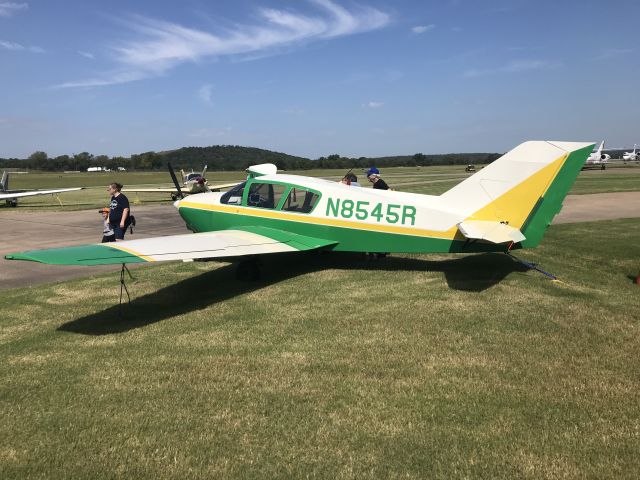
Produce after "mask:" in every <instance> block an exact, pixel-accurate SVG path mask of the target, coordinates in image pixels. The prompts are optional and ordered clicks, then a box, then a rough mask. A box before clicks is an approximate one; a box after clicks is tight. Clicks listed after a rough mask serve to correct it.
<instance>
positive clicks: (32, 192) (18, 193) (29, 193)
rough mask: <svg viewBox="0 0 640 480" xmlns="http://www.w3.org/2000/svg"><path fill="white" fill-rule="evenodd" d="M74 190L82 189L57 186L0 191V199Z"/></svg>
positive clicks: (79, 188)
mask: <svg viewBox="0 0 640 480" xmlns="http://www.w3.org/2000/svg"><path fill="white" fill-rule="evenodd" d="M75 190H82V187H77V188H58V189H56V190H31V191H26V192H17V193H0V200H9V199H12V198H23V197H35V196H36V195H50V194H52V193H62V192H73V191H75Z"/></svg>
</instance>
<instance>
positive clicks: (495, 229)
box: [458, 220, 525, 243]
mask: <svg viewBox="0 0 640 480" xmlns="http://www.w3.org/2000/svg"><path fill="white" fill-rule="evenodd" d="M458 229H459V230H460V231H461V232H462V234H463V235H464V236H465V237H467V238H471V239H475V240H486V241H487V242H491V243H507V242H513V243H518V242H521V241H523V240H525V236H524V235H523V234H522V232H521V231H520V230H518V229H517V228H514V227H510V226H509V225H507V224H506V223H501V222H492V221H485V220H466V221H464V222H460V223H459V224H458Z"/></svg>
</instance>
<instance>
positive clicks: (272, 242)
mask: <svg viewBox="0 0 640 480" xmlns="http://www.w3.org/2000/svg"><path fill="white" fill-rule="evenodd" d="M336 243H337V242H333V241H330V240H324V239H318V238H313V237H307V236H304V235H298V234H295V233H290V232H285V231H282V230H276V229H272V228H267V227H247V228H246V229H235V230H221V231H218V232H204V233H191V234H186V235H170V236H166V237H155V238H143V239H141V240H128V241H123V242H112V243H97V244H90V245H78V246H72V247H64V248H50V249H45V250H31V251H27V252H20V253H13V254H9V255H5V258H6V259H7V260H29V261H32V262H40V263H47V264H52V265H110V264H121V263H145V262H161V261H170V260H193V259H197V258H224V257H236V256H242V255H258V254H265V253H278V252H296V251H302V250H313V249H317V248H323V247H331V246H333V245H335V244H336Z"/></svg>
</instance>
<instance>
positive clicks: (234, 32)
mask: <svg viewBox="0 0 640 480" xmlns="http://www.w3.org/2000/svg"><path fill="white" fill-rule="evenodd" d="M308 2H309V3H311V4H313V5H314V6H315V7H316V9H315V11H314V12H312V13H309V14H306V13H298V12H295V11H293V10H286V11H285V10H277V9H272V8H262V9H260V10H258V17H259V18H260V19H261V22H259V23H254V24H244V25H243V24H237V25H236V26H235V27H233V28H230V29H227V30H225V31H224V32H221V33H218V32H208V31H203V30H197V29H195V28H189V27H185V26H183V25H179V24H176V23H171V22H166V21H162V20H156V19H153V18H147V17H142V16H134V17H131V18H130V19H129V20H126V21H125V22H124V23H125V25H127V26H128V27H129V28H130V30H131V32H132V33H133V35H134V36H135V37H137V38H134V39H132V40H127V41H123V42H121V43H120V44H118V45H117V46H115V47H114V53H115V55H114V57H115V61H116V62H117V63H119V64H120V65H121V69H122V70H124V71H128V72H132V71H133V72H137V73H138V78H136V79H140V78H147V77H151V76H157V75H161V74H163V73H165V72H166V71H167V70H169V69H171V68H174V67H176V66H178V65H180V64H182V63H185V62H197V61H200V60H202V59H206V58H215V57H220V56H233V55H242V54H252V55H255V54H263V53H265V52H268V51H273V50H276V49H279V48H283V47H291V46H294V45H300V44H303V43H305V42H310V41H314V40H322V39H330V38H335V37H340V36H345V35H353V34H356V33H362V32H367V31H371V30H376V29H379V28H382V27H384V26H385V25H387V24H388V23H389V22H390V17H389V15H388V14H386V13H384V12H382V11H380V10H377V9H375V8H372V7H365V6H362V7H353V8H352V9H351V10H347V9H346V8H344V7H342V6H340V5H338V4H337V3H335V2H334V1H332V0H308ZM110 79H111V80H114V79H113V76H109V75H107V76H105V78H104V79H103V83H102V84H103V85H108V84H110V83H122V82H116V81H110ZM89 82H90V81H80V82H68V83H66V84H64V85H62V86H66V87H69V86H78V85H83V86H87V84H88V83H89ZM93 83H94V85H97V83H95V82H93Z"/></svg>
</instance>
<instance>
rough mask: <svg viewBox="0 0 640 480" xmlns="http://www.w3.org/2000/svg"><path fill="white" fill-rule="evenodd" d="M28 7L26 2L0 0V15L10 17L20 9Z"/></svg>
mask: <svg viewBox="0 0 640 480" xmlns="http://www.w3.org/2000/svg"><path fill="white" fill-rule="evenodd" d="M27 8H29V4H28V3H14V2H0V17H10V16H11V15H13V14H14V13H16V12H19V11H20V10H26V9H27Z"/></svg>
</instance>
